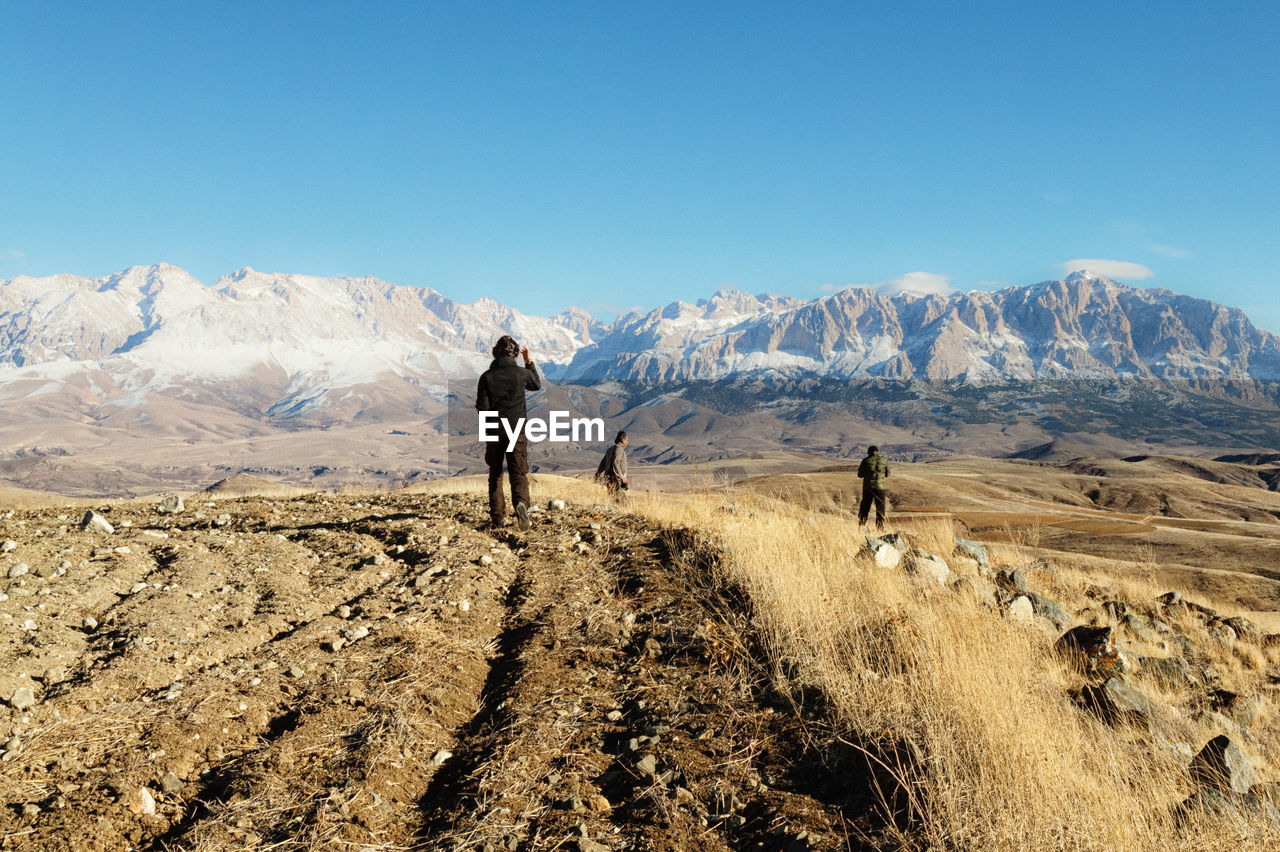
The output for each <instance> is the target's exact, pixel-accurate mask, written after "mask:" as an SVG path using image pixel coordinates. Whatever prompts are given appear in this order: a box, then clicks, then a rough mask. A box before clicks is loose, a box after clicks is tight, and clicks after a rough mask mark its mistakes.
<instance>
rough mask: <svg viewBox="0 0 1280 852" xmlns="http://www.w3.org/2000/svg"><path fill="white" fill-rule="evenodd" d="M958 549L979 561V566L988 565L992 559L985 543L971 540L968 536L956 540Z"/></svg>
mask: <svg viewBox="0 0 1280 852" xmlns="http://www.w3.org/2000/svg"><path fill="white" fill-rule="evenodd" d="M955 543H956V550H958V551H960V552H961V553H962V554H963V555H965V556H967V557H969V558H970V559H972V560H973V561H974V562H977V563H978V565H979V567H981V566H984V565H986V564H987V563H988V562H990V561H991V555H990V553H988V551H987V546H986V545H985V544H979V543H978V542H976V541H970V540H969V539H967V538H958V539H956V540H955Z"/></svg>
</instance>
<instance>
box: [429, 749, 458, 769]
mask: <svg viewBox="0 0 1280 852" xmlns="http://www.w3.org/2000/svg"><path fill="white" fill-rule="evenodd" d="M451 757H453V752H451V751H449V750H448V749H443V748H442V749H440V750H439V751H437V752H436V753H435V754H433V755H431V765H432V766H433V767H435V768H436V769H439V768H440V767H441V766H444V764H445V761H447V760H448V759H449V758H451Z"/></svg>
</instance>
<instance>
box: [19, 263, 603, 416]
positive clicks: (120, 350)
mask: <svg viewBox="0 0 1280 852" xmlns="http://www.w3.org/2000/svg"><path fill="white" fill-rule="evenodd" d="M599 328H601V326H600V324H599V323H596V322H594V321H593V320H591V318H590V317H589V316H588V315H586V314H585V313H584V312H582V311H576V310H570V311H567V312H565V313H564V314H562V315H560V316H559V317H554V318H543V317H534V316H529V315H526V314H523V313H521V312H520V311H518V310H515V309H513V308H508V307H506V306H504V305H500V304H498V303H497V302H494V301H492V300H489V299H481V300H480V301H478V302H476V303H475V304H471V305H467V304H461V303H458V302H454V301H452V300H451V299H448V298H446V297H444V296H442V295H441V294H440V293H437V292H436V291H434V290H430V289H426V288H418V287H405V286H397V285H394V284H389V283H387V282H385V281H380V280H378V279H376V278H317V277H312V276H305V275H272V274H265V273H260V272H256V271H254V270H252V269H242V270H240V271H239V272H236V273H235V274H233V275H229V276H225V277H223V278H221V279H219V281H218V282H217V283H216V284H214V285H213V286H212V287H207V286H205V285H203V284H201V283H200V282H198V281H196V280H195V279H194V278H192V277H191V275H189V274H188V273H187V272H185V271H184V270H182V269H178V268H177V267H173V266H169V265H165V264H160V265H156V266H150V267H133V268H131V269H128V270H125V271H124V272H121V273H119V274H117V275H113V276H110V277H107V278H99V279H91V278H81V277H76V276H70V275H59V276H53V277H50V278H15V279H13V280H12V281H7V282H0V399H3V398H8V399H10V400H12V399H13V390H14V388H13V387H12V386H13V385H15V384H17V385H22V386H23V387H24V388H26V390H27V391H28V392H35V393H41V394H44V393H51V392H55V391H56V388H57V384H58V383H65V382H68V381H72V380H74V379H76V378H79V377H83V376H86V375H92V376H95V377H96V378H95V382H96V383H98V384H100V385H102V388H101V394H100V396H101V398H102V400H103V401H104V402H105V401H110V400H114V399H118V398H119V397H120V396H122V395H127V396H128V398H129V401H131V402H134V403H136V402H138V401H139V400H141V399H143V398H145V397H147V396H149V395H150V394H154V393H162V392H166V391H170V392H171V391H175V390H177V391H187V392H195V390H194V388H195V386H202V387H204V388H206V389H207V388H209V387H212V386H217V387H218V393H220V394H221V395H223V396H225V397H227V398H228V399H234V400H238V401H239V402H241V403H244V402H251V403H252V405H251V407H258V404H260V403H263V402H265V403H267V404H266V405H265V406H264V407H263V408H262V411H263V412H264V413H269V414H272V415H286V416H297V415H301V414H306V413H310V412H315V411H316V410H318V409H323V408H324V407H326V406H330V407H332V406H334V405H336V403H337V402H338V399H337V398H336V396H337V395H345V394H347V392H348V391H349V390H350V389H352V388H361V387H368V386H374V385H377V384H379V383H386V382H391V383H393V384H396V383H399V384H402V385H403V386H404V387H403V391H404V392H405V394H406V395H407V396H409V397H416V396H421V395H422V394H423V393H424V392H425V393H427V394H430V395H433V396H435V397H436V398H443V396H444V395H445V393H446V392H447V391H446V389H445V382H446V381H447V380H449V379H450V378H452V377H454V376H458V377H472V376H474V375H475V374H476V372H477V371H478V370H482V369H484V367H485V366H487V364H488V360H489V359H488V357H487V354H486V353H487V350H488V347H490V346H491V345H492V344H493V341H494V340H496V339H497V338H498V337H499V336H500V335H502V334H504V333H512V334H515V335H517V336H518V338H519V339H520V340H521V341H522V342H524V343H526V344H527V345H529V346H531V347H533V348H534V350H535V351H537V352H538V353H539V357H540V358H541V359H543V360H545V361H547V362H549V363H551V364H555V363H557V362H563V363H567V362H568V361H569V360H570V359H571V358H572V357H573V354H574V353H575V352H576V351H577V350H578V349H580V348H581V347H583V346H584V345H587V344H589V343H590V342H591V335H592V334H593V333H594V332H595V331H596V330H597V329H599ZM32 383H38V387H36V388H35V389H34V391H33V389H32V388H31V384H32ZM351 413H353V414H358V413H360V412H359V411H355V412H351Z"/></svg>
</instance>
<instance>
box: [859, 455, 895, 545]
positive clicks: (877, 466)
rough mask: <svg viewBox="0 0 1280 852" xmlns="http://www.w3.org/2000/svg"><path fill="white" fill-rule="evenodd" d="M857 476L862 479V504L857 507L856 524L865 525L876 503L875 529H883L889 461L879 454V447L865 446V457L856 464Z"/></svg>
mask: <svg viewBox="0 0 1280 852" xmlns="http://www.w3.org/2000/svg"><path fill="white" fill-rule="evenodd" d="M858 478H859V479H861V480H862V505H860V506H859V507H858V526H860V527H861V526H865V525H866V523H867V516H868V515H869V514H870V512H871V503H872V502H873V501H874V502H875V504H876V529H880V530H882V529H884V503H885V499H884V498H885V495H884V484H885V483H884V481H885V480H886V479H888V478H889V463H888V462H887V461H885V460H884V456H882V455H880V448H879V447H876V446H870V447H867V457H866V458H865V459H863V460H862V464H860V465H858Z"/></svg>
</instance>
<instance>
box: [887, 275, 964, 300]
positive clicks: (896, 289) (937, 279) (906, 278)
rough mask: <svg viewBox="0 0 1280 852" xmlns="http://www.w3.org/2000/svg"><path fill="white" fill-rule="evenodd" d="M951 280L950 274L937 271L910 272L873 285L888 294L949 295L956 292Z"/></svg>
mask: <svg viewBox="0 0 1280 852" xmlns="http://www.w3.org/2000/svg"><path fill="white" fill-rule="evenodd" d="M950 280H951V276H950V275H939V274H938V273H936V272H908V273H907V274H906V275H899V276H898V277H897V278H893V279H890V280H889V281H882V282H880V283H879V284H875V285H873V286H874V287H875V288H876V289H877V290H879V291H880V292H881V293H883V294H885V295H886V296H896V295H898V294H899V293H918V294H921V295H925V296H949V295H951V294H952V293H954V292H955V288H954V287H952V286H951V285H950V284H949V283H948V282H949V281H950Z"/></svg>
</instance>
